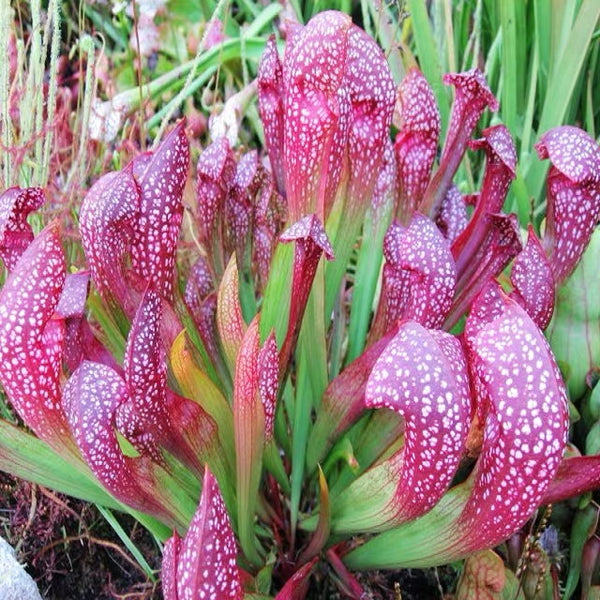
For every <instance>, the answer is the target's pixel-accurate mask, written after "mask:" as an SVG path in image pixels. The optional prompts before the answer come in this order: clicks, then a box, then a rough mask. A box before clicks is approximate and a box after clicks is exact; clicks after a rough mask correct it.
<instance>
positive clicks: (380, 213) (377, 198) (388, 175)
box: [371, 139, 398, 223]
mask: <svg viewBox="0 0 600 600" xmlns="http://www.w3.org/2000/svg"><path fill="white" fill-rule="evenodd" d="M397 172H398V171H397V168H396V157H395V156H394V146H393V144H392V141H391V140H390V139H388V140H387V141H386V143H385V147H384V149H383V159H382V163H381V169H380V171H379V173H378V175H377V181H376V182H375V188H374V189H373V197H372V198H371V215H372V219H373V222H374V223H380V222H381V219H383V218H384V215H385V213H386V212H387V211H388V210H389V209H390V207H391V206H393V205H394V201H395V197H396V183H397V182H396V179H397Z"/></svg>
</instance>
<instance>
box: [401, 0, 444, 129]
mask: <svg viewBox="0 0 600 600" xmlns="http://www.w3.org/2000/svg"><path fill="white" fill-rule="evenodd" d="M406 4H407V6H408V10H409V12H410V16H411V18H412V29H413V35H414V37H415V43H416V46H417V55H418V59H419V65H420V67H421V71H423V74H424V75H425V77H426V78H427V81H429V84H430V85H431V87H432V88H433V93H434V94H435V97H436V99H437V101H438V106H439V109H440V118H441V124H442V127H441V132H440V134H441V135H440V137H441V138H442V139H443V137H444V132H445V131H446V126H447V125H448V116H449V113H450V105H449V102H448V95H447V92H446V88H445V87H444V85H443V84H442V66H441V63H440V59H439V55H438V50H437V45H436V43H435V39H434V37H433V32H432V29H431V23H430V21H429V15H428V14H427V3H425V2H424V0H407V3H406Z"/></svg>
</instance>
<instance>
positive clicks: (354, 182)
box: [327, 26, 396, 220]
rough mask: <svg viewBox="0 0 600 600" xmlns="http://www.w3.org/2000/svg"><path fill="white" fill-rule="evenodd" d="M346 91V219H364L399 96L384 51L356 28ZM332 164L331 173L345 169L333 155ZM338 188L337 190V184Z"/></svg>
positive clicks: (351, 35)
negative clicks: (348, 111)
mask: <svg viewBox="0 0 600 600" xmlns="http://www.w3.org/2000/svg"><path fill="white" fill-rule="evenodd" d="M343 87H345V88H346V89H347V90H348V99H349V104H350V115H349V119H350V120H349V130H348V142H347V144H348V159H349V169H350V181H349V185H348V192H347V194H348V198H349V201H348V202H347V203H346V207H347V210H346V219H349V220H352V219H353V218H361V219H362V216H363V214H364V211H365V210H366V208H367V206H368V204H367V203H368V201H369V200H370V199H371V196H372V194H373V188H374V186H375V182H376V181H377V175H378V174H379V172H380V170H381V163H382V159H383V153H384V149H385V146H386V143H387V142H388V140H389V131H390V125H391V123H392V113H393V110H394V102H395V95H396V94H395V88H394V81H393V79H392V75H391V73H390V69H389V66H388V63H387V61H386V59H385V56H384V54H383V52H382V51H381V48H379V46H378V45H377V44H376V43H375V41H374V40H373V39H372V38H371V37H370V36H368V35H367V34H366V33H365V32H364V31H363V30H362V29H360V28H359V27H356V26H352V27H351V28H350V30H349V31H348V50H347V56H346V74H345V77H344V81H343ZM338 144H339V146H341V144H340V143H339V142H338ZM332 161H333V163H334V164H331V163H330V172H331V170H333V169H334V168H335V165H336V164H337V165H340V166H341V165H342V160H340V158H339V157H334V156H333V155H332ZM332 178H333V180H334V181H335V179H336V178H337V179H339V175H338V174H337V173H336V174H335V175H334V176H333V177H332ZM335 185H336V187H337V182H336V183H335ZM333 195H334V194H333V193H330V194H328V196H327V197H328V198H333Z"/></svg>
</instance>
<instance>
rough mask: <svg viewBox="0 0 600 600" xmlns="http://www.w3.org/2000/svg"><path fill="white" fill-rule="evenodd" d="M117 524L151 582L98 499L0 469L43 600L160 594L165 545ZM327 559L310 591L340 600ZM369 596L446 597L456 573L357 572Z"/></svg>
mask: <svg viewBox="0 0 600 600" xmlns="http://www.w3.org/2000/svg"><path fill="white" fill-rule="evenodd" d="M115 516H117V517H118V520H119V523H120V524H121V526H122V527H123V529H124V530H125V531H126V532H127V534H128V536H129V537H130V539H131V540H132V541H133V543H134V544H135V546H136V547H137V548H138V549H139V550H140V551H141V553H142V554H143V556H144V558H145V559H146V560H147V561H148V563H149V565H150V567H151V568H152V569H153V570H154V573H155V575H156V576H155V579H156V581H155V582H153V581H151V580H150V579H149V578H148V576H147V575H146V574H145V573H144V571H143V570H142V569H141V568H140V566H139V565H138V563H137V562H136V560H135V559H134V558H133V557H132V556H131V555H130V554H129V552H128V550H127V549H126V548H125V546H124V544H123V542H122V541H121V540H120V539H119V537H118V536H117V535H116V533H115V532H114V530H113V529H112V527H111V526H110V525H109V524H108V523H107V522H106V520H105V519H104V518H103V517H102V515H101V514H100V513H99V511H98V510H97V508H96V507H95V506H93V505H90V504H87V503H85V502H81V501H78V500H74V499H73V498H70V497H68V496H64V495H62V494H58V493H55V492H53V491H51V490H48V489H46V488H43V487H41V486H37V485H34V484H31V483H28V482H25V481H21V480H18V479H15V478H14V477H12V476H10V475H7V474H5V473H2V472H0V535H2V536H3V537H4V538H5V539H6V540H7V541H8V543H9V544H11V545H12V546H13V548H15V550H16V552H17V558H18V560H19V562H21V564H23V565H24V566H25V568H26V570H27V572H28V573H29V574H30V575H31V576H32V577H33V578H34V580H35V581H36V583H37V585H38V588H39V590H40V593H41V595H42V597H43V598H44V599H45V600H91V599H94V600H161V599H162V593H161V589H160V582H159V579H160V578H159V574H160V561H161V552H160V549H159V548H158V546H157V544H156V542H155V541H154V539H153V538H152V536H151V535H150V534H149V533H148V532H147V531H146V529H144V528H143V527H142V526H141V525H139V523H137V522H136V521H135V520H134V519H133V518H131V517H128V516H127V515H123V514H118V515H115ZM331 575H332V574H331V573H329V572H328V567H327V565H326V564H323V563H322V564H321V567H320V569H318V571H317V573H315V577H314V578H313V579H312V583H311V588H310V590H309V593H308V598H309V599H312V600H317V599H319V600H320V599H323V600H338V599H339V600H342V599H343V598H344V596H342V595H341V594H340V592H339V591H338V590H337V589H336V587H335V585H334V584H333V581H332V577H331ZM356 579H357V581H359V582H360V584H361V585H362V586H363V588H364V589H365V591H366V592H367V594H368V597H369V598H370V599H371V600H443V599H445V598H448V597H450V596H448V595H447V594H448V591H449V590H450V589H452V588H453V587H454V584H455V582H456V572H455V571H454V570H453V569H452V568H450V567H444V568H440V569H428V570H418V569H404V570H402V571H392V572H377V571H376V572H370V573H362V574H361V573H359V574H357V576H356Z"/></svg>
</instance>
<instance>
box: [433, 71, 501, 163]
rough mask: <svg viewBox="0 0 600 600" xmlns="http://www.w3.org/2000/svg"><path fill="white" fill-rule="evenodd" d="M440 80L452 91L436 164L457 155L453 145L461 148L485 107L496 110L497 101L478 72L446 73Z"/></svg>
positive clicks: (483, 77)
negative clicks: (458, 145) (445, 126)
mask: <svg viewBox="0 0 600 600" xmlns="http://www.w3.org/2000/svg"><path fill="white" fill-rule="evenodd" d="M443 81H444V83H445V84H446V85H453V86H454V87H455V90H456V92H455V95H454V102H453V103H452V114H451V115H450V124H449V125H448V134H447V136H446V142H445V144H444V149H443V151H442V157H441V159H440V164H442V163H444V162H445V161H446V160H447V157H448V156H449V154H450V153H454V152H457V148H456V143H457V142H458V143H459V144H460V146H461V147H462V148H464V144H466V142H467V140H468V138H469V136H470V135H471V132H472V131H473V129H475V125H477V121H479V118H480V117H481V115H482V113H483V111H484V110H485V109H486V108H487V107H488V106H489V107H490V109H491V110H498V101H497V100H496V98H495V97H494V95H493V94H492V92H491V90H490V88H489V87H488V84H487V81H486V80H485V76H484V75H483V73H482V72H481V71H480V70H479V69H471V70H470V71H465V72H464V73H447V74H445V75H444V77H443ZM461 157H462V152H461Z"/></svg>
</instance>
